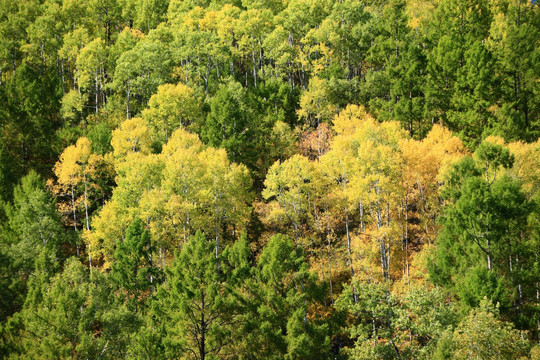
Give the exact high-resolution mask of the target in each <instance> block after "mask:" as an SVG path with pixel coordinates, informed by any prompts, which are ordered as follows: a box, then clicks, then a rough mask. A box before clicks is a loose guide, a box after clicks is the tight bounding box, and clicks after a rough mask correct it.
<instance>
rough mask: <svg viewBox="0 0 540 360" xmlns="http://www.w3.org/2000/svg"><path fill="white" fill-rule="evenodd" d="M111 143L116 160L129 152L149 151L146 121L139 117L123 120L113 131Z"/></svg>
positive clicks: (148, 134) (149, 142) (143, 152)
mask: <svg viewBox="0 0 540 360" xmlns="http://www.w3.org/2000/svg"><path fill="white" fill-rule="evenodd" d="M111 145H112V147H113V155H114V157H115V159H116V160H117V161H120V160H122V159H123V158H125V157H126V155H127V154H130V153H138V152H140V153H142V154H148V153H150V145H151V140H150V132H149V130H148V126H147V123H146V122H145V121H144V120H143V119H141V118H132V119H128V120H125V121H124V122H122V124H120V127H119V128H118V129H116V130H114V131H113V133H112V139H111Z"/></svg>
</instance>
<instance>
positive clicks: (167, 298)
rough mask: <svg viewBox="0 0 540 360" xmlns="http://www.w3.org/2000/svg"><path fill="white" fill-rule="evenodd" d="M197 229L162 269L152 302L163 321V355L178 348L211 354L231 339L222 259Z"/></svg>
mask: <svg viewBox="0 0 540 360" xmlns="http://www.w3.org/2000/svg"><path fill="white" fill-rule="evenodd" d="M213 248H214V247H213V245H212V242H209V241H207V240H206V238H205V236H204V235H203V233H201V232H197V234H196V235H195V236H193V237H191V238H190V240H189V241H188V242H187V243H186V244H185V246H184V247H183V248H182V251H181V252H180V253H179V254H177V255H176V259H175V260H174V261H173V263H172V264H171V267H170V269H169V270H168V271H167V281H166V282H165V283H164V284H163V285H162V286H161V287H160V288H159V289H158V292H157V294H156V298H155V301H154V303H153V304H152V306H154V307H155V308H157V309H156V312H157V313H158V314H159V318H158V319H156V320H157V323H158V324H159V323H161V324H163V342H164V344H165V346H166V350H165V351H166V353H165V357H166V358H172V357H174V356H175V355H174V354H178V352H179V351H180V352H183V353H185V354H189V355H187V356H188V357H191V358H195V359H200V360H204V359H208V358H214V357H217V356H219V354H221V353H222V352H223V351H224V349H225V347H226V346H227V345H229V344H230V343H231V342H232V341H233V338H232V333H233V330H234V326H235V323H236V321H237V318H238V314H237V313H235V312H234V311H233V308H232V305H234V303H235V299H234V296H233V295H234V293H233V291H234V288H231V287H230V286H229V285H228V284H227V279H226V277H225V275H224V274H223V272H222V271H221V270H220V269H223V266H222V265H220V263H221V262H222V259H221V257H216V256H215V254H214V251H213V250H214V249H213Z"/></svg>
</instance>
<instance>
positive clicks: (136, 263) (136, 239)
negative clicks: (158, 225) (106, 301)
mask: <svg viewBox="0 0 540 360" xmlns="http://www.w3.org/2000/svg"><path fill="white" fill-rule="evenodd" d="M153 252H154V249H153V248H152V244H151V241H150V232H149V231H148V229H146V228H145V225H144V223H143V222H142V220H141V219H139V218H136V219H135V220H133V221H132V222H131V224H130V225H129V226H128V228H127V230H126V237H125V240H124V241H123V242H120V243H119V244H118V245H117V247H116V251H115V253H114V258H115V262H113V263H112V266H111V268H112V269H111V278H112V279H113V281H114V282H115V283H116V284H117V285H118V286H119V287H120V289H122V290H125V291H126V298H127V301H126V302H127V304H128V307H130V308H134V309H140V308H141V307H142V306H143V304H144V302H145V301H144V300H145V298H144V296H145V293H146V292H147V291H150V294H151V293H152V291H153V288H154V287H155V286H156V285H157V284H159V282H160V280H161V279H160V278H161V276H160V272H159V269H158V268H157V267H156V266H155V265H154V262H153V259H152V257H153Z"/></svg>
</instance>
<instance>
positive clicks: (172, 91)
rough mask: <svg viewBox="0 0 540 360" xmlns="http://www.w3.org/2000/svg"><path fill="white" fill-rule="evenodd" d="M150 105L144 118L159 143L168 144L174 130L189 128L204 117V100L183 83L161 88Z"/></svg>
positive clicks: (143, 113)
mask: <svg viewBox="0 0 540 360" xmlns="http://www.w3.org/2000/svg"><path fill="white" fill-rule="evenodd" d="M148 105H149V106H148V108H147V109H144V110H143V112H142V118H143V119H145V120H146V121H147V122H148V124H149V126H150V129H151V134H152V138H153V140H154V142H157V143H166V142H167V141H169V137H170V136H171V134H172V132H173V131H174V130H176V129H178V128H180V127H187V126H189V125H191V124H192V123H194V122H195V121H197V120H199V119H200V118H201V116H202V99H201V98H200V96H199V95H198V94H197V92H196V91H195V90H194V89H193V88H191V87H189V86H187V85H184V84H182V83H178V84H177V85H172V84H165V85H161V86H159V87H158V91H157V94H154V95H152V97H151V98H150V101H149V103H148Z"/></svg>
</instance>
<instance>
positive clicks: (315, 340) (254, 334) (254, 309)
mask: <svg viewBox="0 0 540 360" xmlns="http://www.w3.org/2000/svg"><path fill="white" fill-rule="evenodd" d="M252 277H253V280H252V281H251V284H250V292H251V294H250V295H249V297H248V299H247V300H246V301H247V312H246V313H245V319H244V321H245V325H244V326H245V328H243V331H242V333H243V334H244V335H243V336H244V337H245V338H244V339H243V343H244V344H245V346H246V350H245V351H246V352H247V355H248V358H265V359H283V358H285V359H307V358H309V359H319V358H324V357H325V354H326V352H327V351H328V350H329V346H330V343H329V335H328V325H327V324H324V322H323V321H322V319H321V318H320V317H319V316H317V315H315V314H313V315H314V316H312V314H311V311H313V310H314V307H315V306H317V305H319V306H320V304H321V303H322V297H323V296H324V295H323V293H322V292H321V291H322V289H321V288H320V287H319V285H318V284H317V281H316V276H315V274H314V273H311V272H310V271H309V269H308V266H307V263H306V262H305V258H304V254H303V253H302V250H301V249H300V248H295V246H294V245H293V243H292V241H291V239H290V238H288V237H285V236H283V235H275V236H273V237H272V239H270V242H269V243H268V244H267V245H266V247H265V248H264V250H263V252H262V253H261V256H260V258H259V261H258V263H257V267H256V268H254V269H253V270H252ZM308 312H309V313H310V315H309V320H308Z"/></svg>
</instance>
